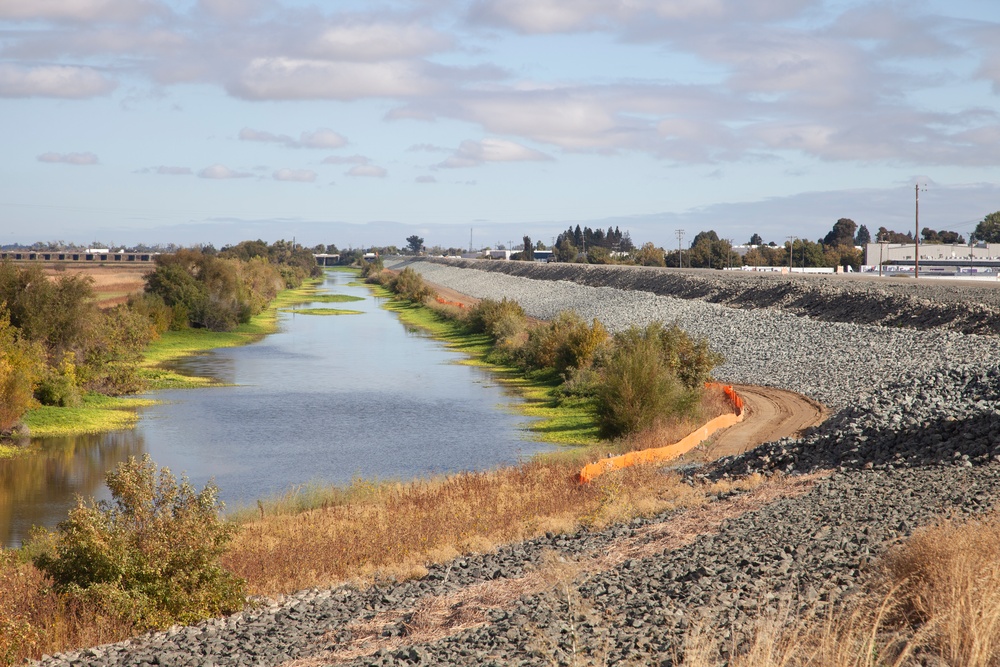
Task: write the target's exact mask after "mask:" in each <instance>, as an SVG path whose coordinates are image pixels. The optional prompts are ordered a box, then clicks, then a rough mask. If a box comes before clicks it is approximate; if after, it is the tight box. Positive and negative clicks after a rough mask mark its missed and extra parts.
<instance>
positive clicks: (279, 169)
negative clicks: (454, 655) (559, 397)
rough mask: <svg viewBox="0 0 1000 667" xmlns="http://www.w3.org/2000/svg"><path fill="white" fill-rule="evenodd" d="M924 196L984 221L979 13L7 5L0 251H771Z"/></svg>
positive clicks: (235, 3)
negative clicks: (628, 246) (71, 245)
mask: <svg viewBox="0 0 1000 667" xmlns="http://www.w3.org/2000/svg"><path fill="white" fill-rule="evenodd" d="M916 186H919V187H920V190H919V191H918V190H917V189H916ZM918 195H919V224H920V227H921V228H923V227H925V226H927V227H931V228H933V229H949V230H956V231H960V232H962V233H963V234H965V235H968V233H969V232H971V231H972V230H973V229H974V228H975V225H976V223H977V222H978V221H979V220H981V219H982V218H983V217H984V216H985V215H986V214H988V213H991V212H993V211H996V210H1000V2H997V1H996V0H923V1H922V0H910V1H907V2H863V1H857V0H385V1H380V0H357V1H354V0H338V1H336V2H305V1H302V0H188V1H186V2H181V1H170V0H0V221H2V222H0V244H8V243H32V242H35V241H45V242H48V241H58V240H62V241H67V242H76V243H90V242H92V241H100V242H102V243H105V244H109V245H110V244H112V243H114V244H127V245H131V244H135V243H147V244H155V243H177V244H181V245H192V244H198V243H212V244H215V245H216V246H222V245H225V244H228V243H236V242H238V241H240V240H244V239H256V238H261V239H264V240H267V241H274V240H277V239H288V240H290V239H292V238H295V240H296V241H298V242H300V243H303V244H305V245H308V246H312V245H315V244H317V243H324V244H336V245H338V246H340V247H361V246H369V245H389V244H395V245H398V246H403V245H405V243H406V241H405V239H406V237H407V236H409V235H411V234H417V235H419V236H421V237H423V238H424V240H425V244H426V245H428V246H432V245H441V246H444V247H447V246H457V247H467V246H469V245H470V242H471V244H472V245H473V246H474V247H476V248H481V247H485V246H487V245H495V244H497V243H502V244H508V243H510V242H511V241H513V242H514V243H515V244H516V243H518V242H519V241H520V239H521V238H522V237H523V236H524V235H529V236H531V237H532V238H533V239H536V240H542V241H543V242H545V243H546V244H548V243H551V242H552V240H553V238H554V237H555V236H556V235H557V234H558V233H559V232H560V231H562V230H564V229H566V228H567V227H568V226H570V225H576V224H581V225H587V226H591V227H602V228H605V229H606V228H607V227H609V226H617V227H619V228H620V229H621V230H622V231H629V233H630V235H631V237H632V239H633V241H635V242H636V243H642V242H645V241H652V242H653V243H655V244H656V245H660V246H665V247H667V248H671V247H676V246H677V243H678V240H677V230H683V239H684V241H683V242H685V243H690V240H691V239H693V238H694V236H695V234H697V233H698V232H699V231H704V230H709V229H712V230H715V231H716V232H717V233H718V234H719V236H720V237H721V238H728V239H731V240H733V242H734V243H741V242H746V241H747V240H748V239H749V238H750V236H751V235H752V234H755V233H757V234H760V235H761V236H762V237H763V238H764V240H765V241H775V242H777V243H782V242H783V241H784V239H785V238H786V237H787V236H798V237H803V238H809V239H813V240H815V239H819V238H821V237H822V236H824V235H825V234H826V232H827V231H829V230H830V228H831V227H832V226H833V224H834V223H835V222H836V221H837V220H838V219H839V218H844V217H846V218H851V219H852V220H854V221H855V222H856V223H858V224H859V225H861V224H863V225H866V226H867V227H868V228H869V229H870V230H871V231H872V232H873V233H874V231H875V230H877V229H878V228H879V227H881V226H885V227H887V228H889V229H896V230H898V231H907V230H912V229H913V228H914V225H915V224H916V222H917V197H918Z"/></svg>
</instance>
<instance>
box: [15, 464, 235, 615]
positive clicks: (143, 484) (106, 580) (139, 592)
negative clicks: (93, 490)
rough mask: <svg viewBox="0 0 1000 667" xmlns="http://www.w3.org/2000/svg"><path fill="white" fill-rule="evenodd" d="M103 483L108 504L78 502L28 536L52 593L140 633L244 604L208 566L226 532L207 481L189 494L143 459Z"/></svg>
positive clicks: (224, 575)
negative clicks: (46, 529) (49, 527)
mask: <svg viewBox="0 0 1000 667" xmlns="http://www.w3.org/2000/svg"><path fill="white" fill-rule="evenodd" d="M107 484H108V487H109V488H110V489H111V494H112V499H113V502H111V503H108V502H106V501H101V502H99V503H94V502H93V501H91V502H89V503H85V502H84V501H83V500H82V499H81V500H80V501H79V502H78V504H77V506H76V507H75V508H74V509H73V510H71V511H70V515H69V518H68V519H66V520H65V521H63V522H62V523H60V524H59V526H58V528H57V530H56V532H55V533H48V534H45V535H44V536H38V535H36V536H35V538H34V542H35V543H34V544H33V545H32V549H34V550H36V551H37V552H38V553H37V555H36V556H35V558H34V561H35V564H36V565H37V566H38V567H39V568H40V569H41V570H43V571H44V572H45V573H46V574H48V575H49V576H50V577H51V578H52V580H53V582H54V584H55V586H56V587H57V589H58V590H60V591H62V592H64V593H66V594H67V595H70V596H76V597H79V598H81V599H84V600H87V601H88V602H91V603H94V604H97V605H98V606H99V607H100V608H102V609H104V610H105V611H106V612H107V613H109V614H113V615H115V616H117V617H119V618H122V619H124V620H127V621H129V622H131V623H134V624H135V625H137V626H138V627H139V628H145V629H150V628H157V627H165V626H167V625H170V624H172V623H192V622H195V621H198V620H200V619H203V618H207V617H210V616H216V615H220V614H227V613H232V612H234V611H237V610H238V609H240V608H241V607H242V606H243V605H244V604H245V602H246V595H245V587H244V583H243V581H242V580H240V579H238V578H237V577H235V576H234V575H233V574H232V573H230V572H228V571H226V570H224V569H223V568H222V567H221V566H220V565H219V564H218V558H219V556H220V555H221V554H222V552H223V549H224V547H225V545H226V543H227V542H228V541H229V540H230V539H231V537H232V535H233V530H234V529H233V528H232V527H231V526H229V525H227V524H225V523H223V522H222V520H221V519H220V518H219V510H220V509H221V506H222V504H221V503H220V502H219V501H218V499H217V494H218V490H217V489H216V488H215V486H214V485H213V484H211V483H210V484H208V485H207V486H206V487H205V488H204V489H203V490H202V491H201V492H200V493H195V491H194V489H193V487H192V486H191V485H190V484H189V483H188V481H187V480H186V479H182V480H181V482H180V483H178V482H177V480H176V479H175V478H174V476H173V475H172V474H171V473H170V471H169V470H167V469H166V468H160V469H159V470H157V467H156V465H155V464H154V463H152V462H151V461H150V459H149V456H148V455H146V456H144V457H143V458H142V460H141V461H137V460H136V459H135V458H134V457H130V458H129V460H128V461H126V462H124V463H121V464H119V466H118V468H117V469H116V470H114V471H112V472H110V473H108V476H107Z"/></svg>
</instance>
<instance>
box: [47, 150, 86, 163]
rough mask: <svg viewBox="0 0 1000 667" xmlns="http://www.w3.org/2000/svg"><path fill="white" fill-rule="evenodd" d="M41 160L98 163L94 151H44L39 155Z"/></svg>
mask: <svg viewBox="0 0 1000 667" xmlns="http://www.w3.org/2000/svg"><path fill="white" fill-rule="evenodd" d="M38 161H39V162H51V163H62V164H73V165H92V164H97V163H98V161H97V156H96V155H94V154H93V153H89V152H88V153H42V154H41V155H39V156H38Z"/></svg>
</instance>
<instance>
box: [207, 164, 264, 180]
mask: <svg viewBox="0 0 1000 667" xmlns="http://www.w3.org/2000/svg"><path fill="white" fill-rule="evenodd" d="M252 175H253V174H248V173H246V172H239V171H234V170H233V169H230V168H229V167H227V166H225V165H222V164H213V165H212V166H210V167H205V168H204V169H202V170H201V171H199V172H198V178H208V179H213V180H226V179H230V178H249V177H250V176H252Z"/></svg>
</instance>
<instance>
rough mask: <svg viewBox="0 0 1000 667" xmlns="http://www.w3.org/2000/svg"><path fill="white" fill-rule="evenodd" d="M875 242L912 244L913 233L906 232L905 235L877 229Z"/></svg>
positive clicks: (881, 228) (882, 228)
mask: <svg viewBox="0 0 1000 667" xmlns="http://www.w3.org/2000/svg"><path fill="white" fill-rule="evenodd" d="M875 241H876V242H877V243H913V233H912V232H906V233H905V234H901V233H900V232H894V231H892V230H890V229H886V228H885V227H879V228H878V232H877V233H876V234H875Z"/></svg>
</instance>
